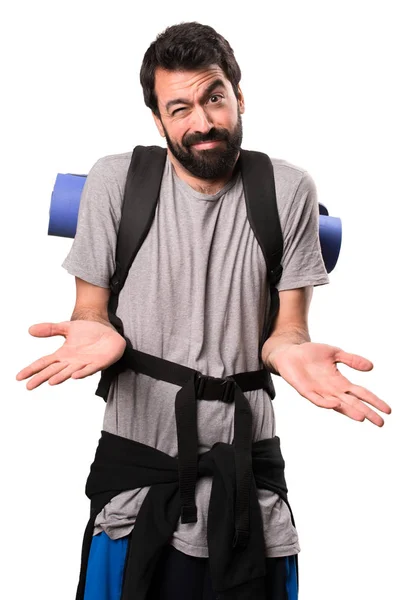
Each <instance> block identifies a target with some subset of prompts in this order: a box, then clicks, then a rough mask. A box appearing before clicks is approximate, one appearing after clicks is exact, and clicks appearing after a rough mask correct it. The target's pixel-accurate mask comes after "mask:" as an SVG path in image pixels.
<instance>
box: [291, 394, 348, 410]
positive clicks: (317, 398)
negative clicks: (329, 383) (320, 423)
mask: <svg viewBox="0 0 400 600" xmlns="http://www.w3.org/2000/svg"><path fill="white" fill-rule="evenodd" d="M299 393H300V395H301V396H303V398H306V399H307V400H310V401H311V402H312V403H313V404H315V405H316V406H319V407H321V408H335V407H336V406H339V405H340V400H339V399H338V398H334V397H329V396H323V395H321V394H318V393H317V392H310V391H305V390H303V392H299Z"/></svg>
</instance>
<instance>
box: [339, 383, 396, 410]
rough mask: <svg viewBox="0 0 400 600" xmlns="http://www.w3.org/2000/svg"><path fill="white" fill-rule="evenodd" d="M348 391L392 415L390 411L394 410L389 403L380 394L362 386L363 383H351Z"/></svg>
mask: <svg viewBox="0 0 400 600" xmlns="http://www.w3.org/2000/svg"><path fill="white" fill-rule="evenodd" d="M348 391H349V392H350V393H351V394H353V395H354V396H356V397H357V398H360V400H362V401H363V402H367V403H368V404H371V406H374V407H375V408H377V409H378V410H381V411H382V412H384V413H386V414H388V415H390V413H391V412H392V409H391V408H390V406H389V404H386V402H384V401H383V400H381V399H380V398H378V396H375V394H373V393H372V392H370V391H369V390H367V389H366V388H364V387H362V386H361V385H351V387H350V388H349V390H348Z"/></svg>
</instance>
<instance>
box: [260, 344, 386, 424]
mask: <svg viewBox="0 0 400 600" xmlns="http://www.w3.org/2000/svg"><path fill="white" fill-rule="evenodd" d="M269 363H270V364H271V365H272V366H273V368H274V369H275V370H276V371H277V372H278V373H279V374H280V375H281V377H283V379H285V380H286V381H287V382H288V383H290V385H291V386H293V387H294V388H295V390H297V391H298V392H299V394H301V396H303V397H304V398H307V399H308V400H311V402H313V404H316V405H317V406H321V407H322V408H333V410H336V411H337V412H339V413H341V414H342V415H346V416H347V417H350V418H351V419H354V420H356V421H364V419H368V420H369V421H371V423H374V424H375V425H377V426H378V427H382V425H383V424H384V420H383V419H382V417H381V416H380V415H378V413H376V412H375V411H374V410H372V409H371V408H370V407H369V406H368V405H370V406H374V407H375V408H377V409H378V410H380V411H382V412H384V413H386V414H390V413H391V408H390V406H389V405H388V404H386V402H383V400H380V398H378V397H377V396H375V394H373V393H372V392H370V391H368V390H366V389H365V388H363V387H361V386H359V385H354V384H352V383H351V382H350V381H349V380H348V379H346V377H344V376H343V375H342V374H341V373H340V371H339V370H338V368H337V366H336V365H337V363H343V364H345V365H347V366H349V367H351V368H353V369H357V370H358V371H371V369H373V364H372V363H371V361H369V360H368V359H366V358H363V357H362V356H358V355H356V354H349V353H348V352H344V351H343V350H341V349H340V348H336V347H334V346H328V345H326V344H315V343H312V342H306V343H304V344H297V345H294V344H290V345H287V346H285V347H283V348H279V349H277V350H276V351H275V352H272V353H271V355H270V356H269Z"/></svg>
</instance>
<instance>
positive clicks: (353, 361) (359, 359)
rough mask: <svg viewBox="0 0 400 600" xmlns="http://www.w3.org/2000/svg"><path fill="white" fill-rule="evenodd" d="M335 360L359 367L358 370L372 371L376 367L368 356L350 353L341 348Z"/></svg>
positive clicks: (354, 367)
mask: <svg viewBox="0 0 400 600" xmlns="http://www.w3.org/2000/svg"><path fill="white" fill-rule="evenodd" d="M335 362H339V363H343V364H344V365H347V366H348V367H351V368H352V369H357V371H371V370H372V369H373V368H374V365H373V364H372V362H371V361H370V360H368V358H364V357H363V356H359V355H358V354H350V353H349V352H344V350H340V349H338V350H337V352H336V356H335Z"/></svg>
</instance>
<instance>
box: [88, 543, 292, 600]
mask: <svg viewBox="0 0 400 600" xmlns="http://www.w3.org/2000/svg"><path fill="white" fill-rule="evenodd" d="M127 549H128V537H125V538H121V539H119V540H111V539H110V538H109V537H108V536H107V535H106V534H105V533H104V532H102V533H100V534H98V535H96V536H94V537H93V539H92V544H91V547H90V554H89V562H88V567H87V575H86V586H85V600H120V598H121V593H122V583H123V577H124V567H125V560H126V554H127ZM266 569H267V574H266V577H265V580H266V581H265V585H266V598H268V599H269V600H298V592H297V576H296V564H295V557H294V556H287V557H282V558H267V559H266ZM149 600H215V594H214V592H213V590H212V587H211V578H210V573H209V569H208V560H207V559H206V558H195V557H193V556H188V555H187V554H183V553H182V552H179V551H178V550H176V549H175V548H173V547H172V546H167V547H166V549H165V551H164V553H163V555H162V557H161V560H160V562H159V564H158V566H157V570H156V573H155V576H154V583H153V584H152V587H151V590H150V592H149Z"/></svg>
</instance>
